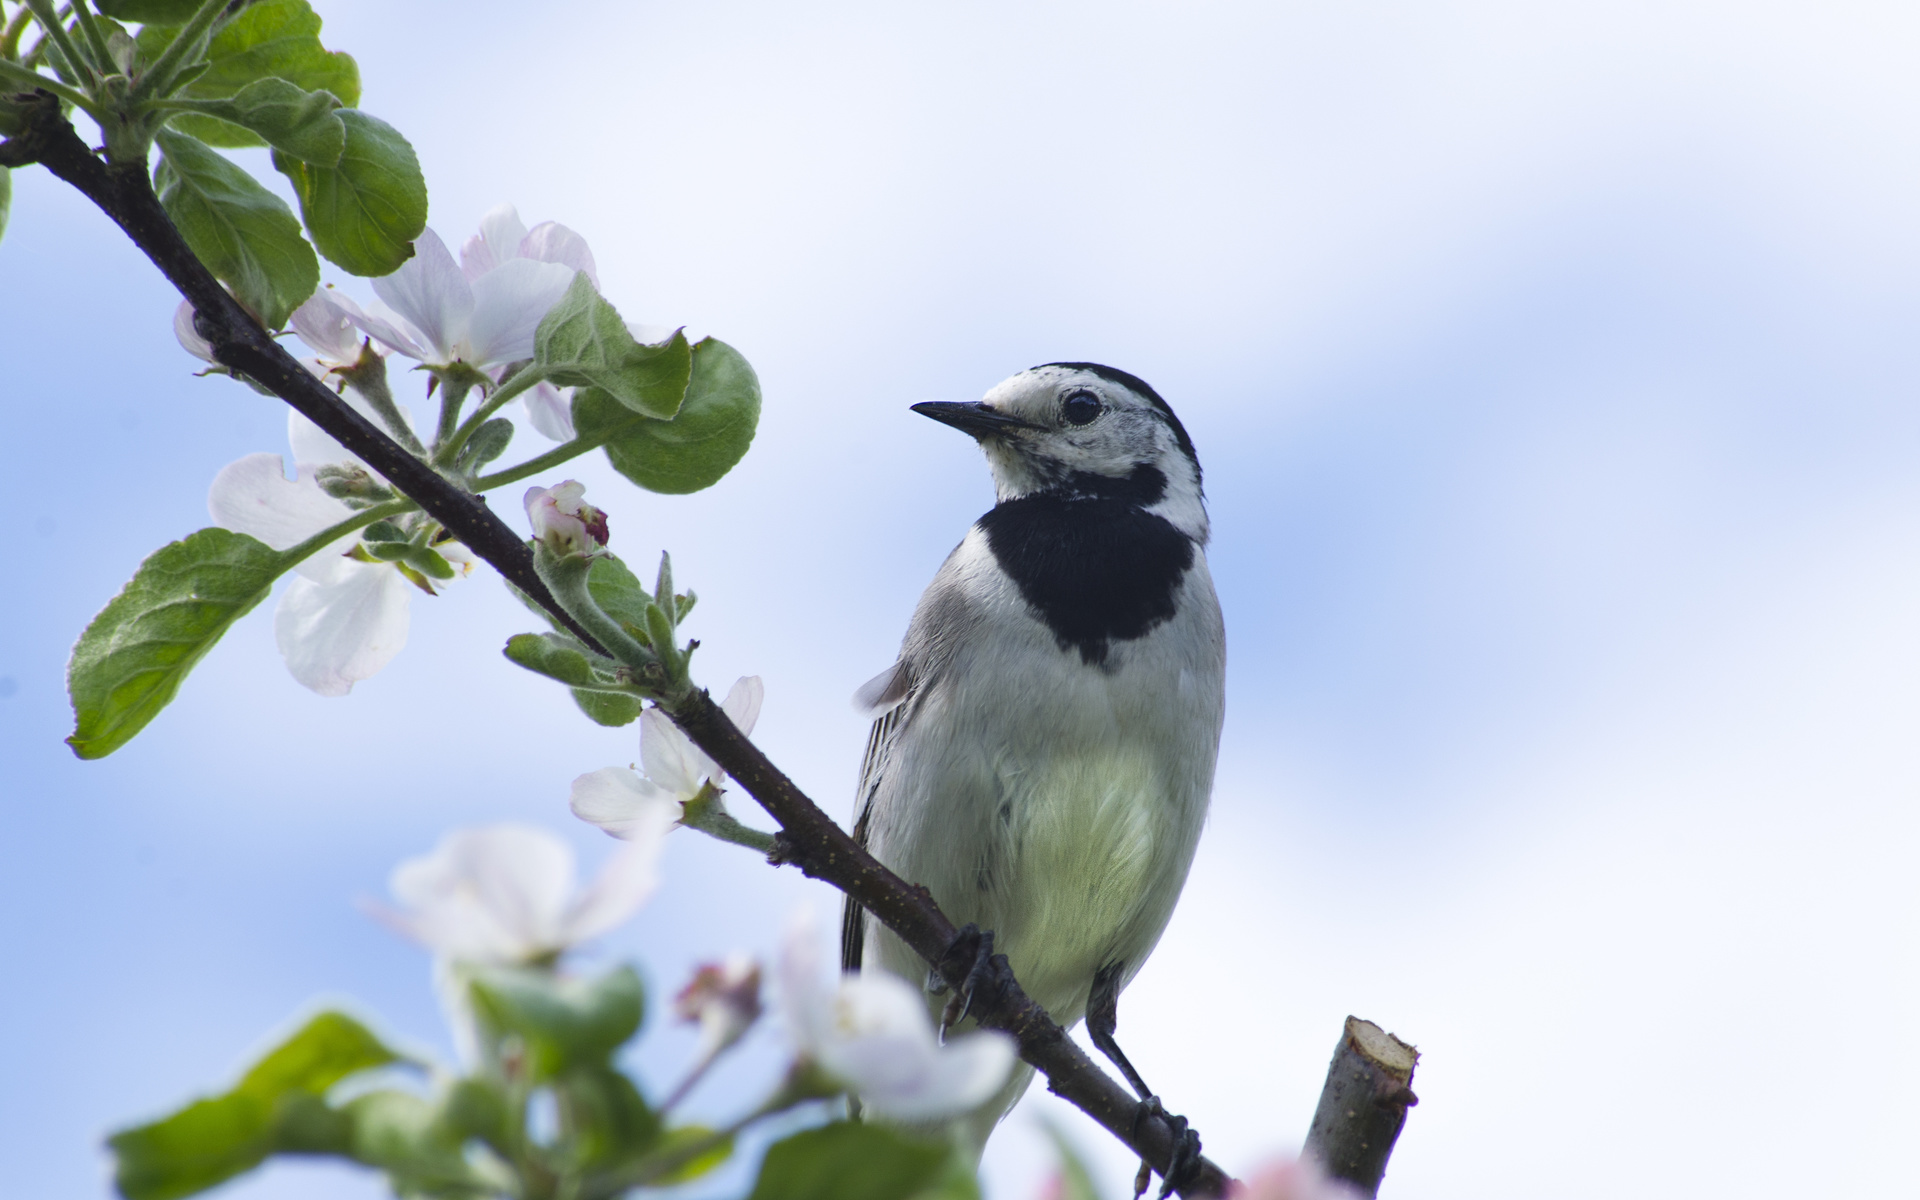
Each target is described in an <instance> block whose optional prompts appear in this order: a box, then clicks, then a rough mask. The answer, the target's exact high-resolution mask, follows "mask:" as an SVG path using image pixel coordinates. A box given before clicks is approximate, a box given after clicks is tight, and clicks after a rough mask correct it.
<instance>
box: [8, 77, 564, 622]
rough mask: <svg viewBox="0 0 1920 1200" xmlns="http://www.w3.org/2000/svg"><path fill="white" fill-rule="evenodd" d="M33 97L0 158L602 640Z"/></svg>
mask: <svg viewBox="0 0 1920 1200" xmlns="http://www.w3.org/2000/svg"><path fill="white" fill-rule="evenodd" d="M36 99H37V101H38V103H36V104H35V105H34V107H33V108H32V110H31V112H30V115H29V116H28V117H27V120H26V127H25V128H24V129H23V130H22V131H21V132H20V133H19V134H18V135H17V136H15V137H13V138H10V139H8V140H7V141H6V142H4V143H0V164H4V165H7V166H24V165H25V164H27V163H31V162H38V163H39V164H41V165H42V166H44V167H46V168H47V170H49V171H51V172H53V173H54V175H56V176H58V177H59V178H61V179H63V180H65V181H66V182H68V183H70V184H72V185H73V186H74V187H75V188H77V189H78V190H79V191H80V193H81V194H82V195H84V196H85V197H86V198H87V199H89V200H91V201H93V202H94V203H95V204H97V205H99V206H100V210H101V211H102V212H104V213H106V214H107V216H109V217H111V218H113V221H114V223H115V224H117V225H118V226H120V228H121V229H122V230H124V231H125V232H126V235H127V236H128V237H129V238H131V239H132V240H133V244H134V245H136V246H138V247H139V248H140V249H141V250H142V251H144V252H145V253H146V256H147V257H148V258H150V259H152V260H153V265H154V266H156V267H159V268H160V273H161V274H163V275H165V276H166V277H167V279H168V280H169V281H170V282H171V283H172V284H173V286H174V287H176V288H178V289H180V294H181V295H182V296H185V297H186V298H187V300H188V302H189V303H191V304H192V305H193V308H194V312H195V314H196V316H197V328H198V330H199V333H200V335H201V336H202V337H204V338H206V339H207V341H208V343H209V344H210V345H211V346H212V347H213V356H214V358H215V359H217V360H218V361H219V362H220V364H221V365H222V366H225V367H228V368H231V369H232V370H234V371H238V372H239V373H241V374H242V375H245V376H247V377H248V378H249V379H252V380H254V381H255V382H257V383H259V384H260V385H261V386H262V387H264V388H266V389H267V390H269V391H271V392H273V393H274V394H275V395H277V396H279V397H280V398H281V399H282V400H285V401H286V402H287V403H288V404H289V405H292V406H293V408H294V409H295V410H296V411H297V412H299V413H300V414H301V415H302V416H304V417H306V418H307V419H308V420H310V421H312V422H313V423H314V424H315V425H318V426H319V427H320V428H321V429H324V430H325V431H326V432H327V433H329V434H331V435H332V436H333V438H334V440H336V441H338V442H339V443H340V444H341V445H343V446H345V447H347V448H348V449H350V450H352V451H353V452H354V453H355V454H357V455H359V456H360V457H361V458H362V459H365V460H366V462H367V464H368V465H369V466H371V467H372V468H373V469H374V470H376V471H378V472H379V473H380V474H381V475H383V476H385V477H386V479H387V482H389V483H391V484H393V486H394V487H396V488H398V489H400V491H402V492H404V493H405V494H406V495H408V496H411V497H413V499H414V500H416V501H418V502H419V504H420V507H421V508H423V509H425V510H426V512H427V513H428V515H430V516H431V517H433V519H434V520H436V521H438V522H440V524H441V525H443V526H445V527H446V528H447V530H448V531H449V532H450V533H452V534H453V536H454V537H456V538H459V539H460V541H461V542H462V543H463V544H464V545H465V546H466V547H467V548H468V549H469V550H472V551H473V552H474V553H475V554H477V555H479V556H480V557H481V558H484V559H485V560H487V561H488V562H490V563H492V564H493V566H494V568H495V569H496V570H498V571H499V572H500V573H501V574H502V575H504V576H506V577H507V579H508V581H510V582H511V583H512V584H513V585H514V586H515V587H517V588H519V589H520V590H521V591H523V592H525V593H526V594H527V595H529V596H532V597H533V598H534V599H535V600H536V601H537V602H539V603H540V605H541V606H542V607H544V608H546V609H547V610H548V611H550V612H552V613H553V614H554V619H555V620H557V621H559V622H560V623H561V624H562V625H564V626H566V627H567V630H568V631H569V632H571V633H572V634H573V635H574V636H575V637H578V638H580V639H581V640H582V641H585V642H586V643H588V644H589V645H594V646H596V647H597V646H598V643H597V642H595V641H594V639H593V638H592V637H590V636H588V635H587V633H586V631H585V630H583V629H581V628H580V627H579V626H578V625H577V624H576V623H575V622H574V620H573V618H571V617H569V616H568V615H567V614H566V613H565V612H563V611H561V609H560V607H559V605H557V604H555V603H554V601H553V597H552V595H551V594H550V593H549V592H548V591H547V585H546V584H545V583H543V582H541V580H540V577H539V576H538V575H536V574H535V573H534V570H533V555H532V554H531V553H530V552H529V551H528V550H527V546H526V543H525V542H523V541H522V540H521V539H520V535H519V534H517V533H515V532H514V531H513V530H512V529H510V528H508V527H507V525H506V523H505V522H503V521H501V520H500V518H499V517H497V516H495V515H494V514H493V512H492V510H490V509H488V508H487V506H486V502H485V501H484V500H481V499H480V498H479V497H477V496H474V495H473V494H472V493H470V492H468V491H467V490H466V489H465V488H463V487H461V486H460V485H458V484H456V483H454V482H452V481H451V480H448V479H447V478H445V477H444V476H442V475H440V474H439V473H438V472H436V471H435V470H434V469H433V468H432V467H430V466H428V465H427V464H426V463H424V462H422V461H420V460H419V459H418V458H416V457H414V456H413V455H411V454H409V453H407V451H406V450H405V449H404V448H402V447H401V445H400V444H399V443H398V442H396V441H394V440H393V439H392V438H390V437H388V436H387V435H386V433H385V432H384V431H383V430H381V429H378V428H376V427H375V426H374V425H373V423H372V422H370V421H368V420H367V419H366V418H365V417H363V416H361V415H360V414H359V413H357V412H355V411H354V410H353V408H352V407H351V406H349V405H348V404H346V403H345V402H344V401H342V400H341V399H340V397H339V396H337V395H335V394H334V392H333V390H332V389H330V388H328V387H327V386H326V385H325V384H323V383H321V382H320V381H319V380H318V379H316V378H314V377H313V375H312V373H311V372H309V371H308V370H307V369H306V368H305V367H303V366H301V365H300V364H299V362H298V361H296V360H295V359H294V357H293V355H291V354H288V353H287V351H286V349H285V348H284V347H282V346H281V345H280V343H279V342H278V341H275V340H274V338H273V336H272V335H271V334H269V333H268V332H267V331H266V330H265V329H263V328H262V327H261V325H260V322H259V321H258V320H256V319H255V318H254V316H253V314H251V313H249V312H248V311H247V310H246V309H245V308H243V307H241V305H240V302H239V301H238V300H235V299H234V298H233V296H232V295H231V294H229V293H228V291H227V290H226V289H225V288H223V287H221V286H220V283H219V281H218V280H216V279H215V278H214V277H213V273H212V272H210V271H208V270H207V268H206V265H205V264H203V263H202V262H201V261H200V260H199V258H198V257H196V256H195V255H194V253H193V250H192V249H191V248H190V247H188V245H187V242H186V239H185V238H183V237H182V236H181V235H180V231H179V230H178V229H177V228H175V226H174V224H173V221H172V220H171V219H170V218H169V217H168V216H167V213H166V210H165V209H164V208H162V207H161V206H160V198H159V197H158V196H156V195H155V194H154V191H153V184H152V183H151V182H150V181H149V180H148V177H147V167H146V164H145V163H104V162H101V161H100V159H99V158H98V157H97V156H95V155H94V153H93V152H92V151H91V150H89V149H88V148H87V145H86V143H85V142H83V141H81V140H80V137H79V135H78V134H76V133H75V132H74V130H73V126H72V125H71V124H70V123H68V121H67V120H66V118H65V117H63V116H61V115H60V109H59V105H58V103H57V102H56V101H55V99H54V97H53V96H51V95H48V94H46V93H40V94H38V95H37V97H36Z"/></svg>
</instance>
